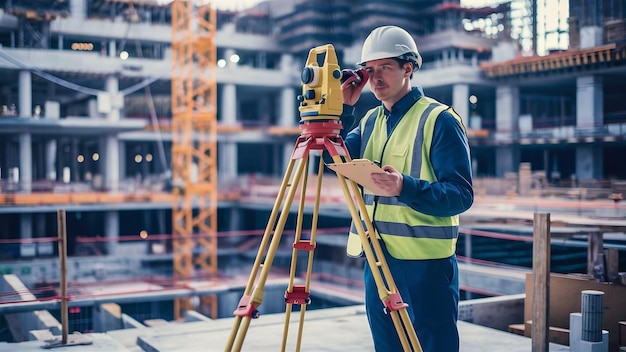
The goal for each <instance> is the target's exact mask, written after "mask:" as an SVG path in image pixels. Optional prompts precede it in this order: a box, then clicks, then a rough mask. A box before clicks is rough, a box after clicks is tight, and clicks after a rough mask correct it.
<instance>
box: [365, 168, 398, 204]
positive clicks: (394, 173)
mask: <svg viewBox="0 0 626 352" xmlns="http://www.w3.org/2000/svg"><path fill="white" fill-rule="evenodd" d="M382 169H383V170H384V171H385V172H384V173H383V172H377V173H373V174H372V181H373V182H374V184H376V186H378V187H380V188H381V189H382V190H383V191H385V193H386V194H387V195H389V196H393V197H397V196H399V195H400V192H402V180H403V176H402V174H401V173H399V172H398V170H396V169H394V168H393V166H391V165H385V166H383V168H382Z"/></svg>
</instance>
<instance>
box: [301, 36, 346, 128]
mask: <svg viewBox="0 0 626 352" xmlns="http://www.w3.org/2000/svg"><path fill="white" fill-rule="evenodd" d="M300 79H301V81H302V95H298V101H299V102H300V106H299V107H298V110H299V111H300V122H304V121H328V120H339V116H340V115H341V111H342V109H343V103H342V98H341V82H340V79H341V70H340V69H339V64H338V63H337V54H336V53H335V48H334V47H333V45H332V44H326V45H322V46H318V47H315V48H313V49H311V50H310V51H309V56H308V58H307V61H306V65H305V66H304V68H303V69H302V72H301V73H300Z"/></svg>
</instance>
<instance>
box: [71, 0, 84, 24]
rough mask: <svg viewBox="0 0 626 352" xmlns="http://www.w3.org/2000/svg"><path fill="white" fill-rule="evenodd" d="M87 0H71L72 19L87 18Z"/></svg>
mask: <svg viewBox="0 0 626 352" xmlns="http://www.w3.org/2000/svg"><path fill="white" fill-rule="evenodd" d="M85 3H86V1H85V0H71V2H70V10H71V12H72V19H76V20H82V19H84V18H85Z"/></svg>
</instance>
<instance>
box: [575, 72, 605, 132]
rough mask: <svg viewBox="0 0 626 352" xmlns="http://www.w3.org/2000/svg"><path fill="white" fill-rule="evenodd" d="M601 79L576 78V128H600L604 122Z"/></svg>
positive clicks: (592, 77) (596, 77)
mask: <svg viewBox="0 0 626 352" xmlns="http://www.w3.org/2000/svg"><path fill="white" fill-rule="evenodd" d="M603 100H604V95H603V92H602V77H599V76H581V77H578V78H576V128H577V129H579V130H583V132H584V131H586V130H590V129H593V128H597V127H601V126H602V125H603V120H604V102H603Z"/></svg>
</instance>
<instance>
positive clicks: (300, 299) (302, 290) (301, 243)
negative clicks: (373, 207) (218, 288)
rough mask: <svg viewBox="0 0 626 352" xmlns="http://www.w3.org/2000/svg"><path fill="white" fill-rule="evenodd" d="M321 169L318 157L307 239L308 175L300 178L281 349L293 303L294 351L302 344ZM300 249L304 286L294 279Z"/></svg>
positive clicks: (285, 338)
mask: <svg viewBox="0 0 626 352" xmlns="http://www.w3.org/2000/svg"><path fill="white" fill-rule="evenodd" d="M307 169H308V167H307ZM323 171H324V162H323V159H322V158H320V161H319V164H318V172H317V175H318V177H317V183H316V188H315V203H314V208H313V216H312V219H311V234H310V237H309V240H303V239H302V228H303V221H302V219H303V216H304V210H305V209H304V206H305V201H306V191H307V185H308V175H307V174H305V175H304V177H303V178H302V179H303V181H302V196H301V198H300V205H299V208H298V219H297V220H298V222H297V225H296V236H295V240H294V243H293V252H292V256H291V269H290V276H289V278H290V281H289V287H288V288H287V291H286V292H285V302H286V316H285V326H284V331H283V344H282V351H284V350H285V348H286V343H287V335H288V331H289V323H290V316H291V311H292V306H293V304H299V305H300V319H299V324H298V335H297V340H296V351H300V347H301V345H302V333H303V330H304V318H305V313H306V307H307V305H308V304H309V303H310V302H311V300H310V297H309V293H310V284H311V273H312V270H313V258H314V251H315V247H316V242H315V238H316V234H317V223H318V222H317V220H318V217H319V204H320V197H321V192H322V178H323V177H322V176H323ZM301 250H304V251H307V252H308V260H307V270H306V277H305V284H304V286H295V285H294V280H295V277H296V275H297V272H296V268H297V264H298V263H297V262H298V251H301Z"/></svg>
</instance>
